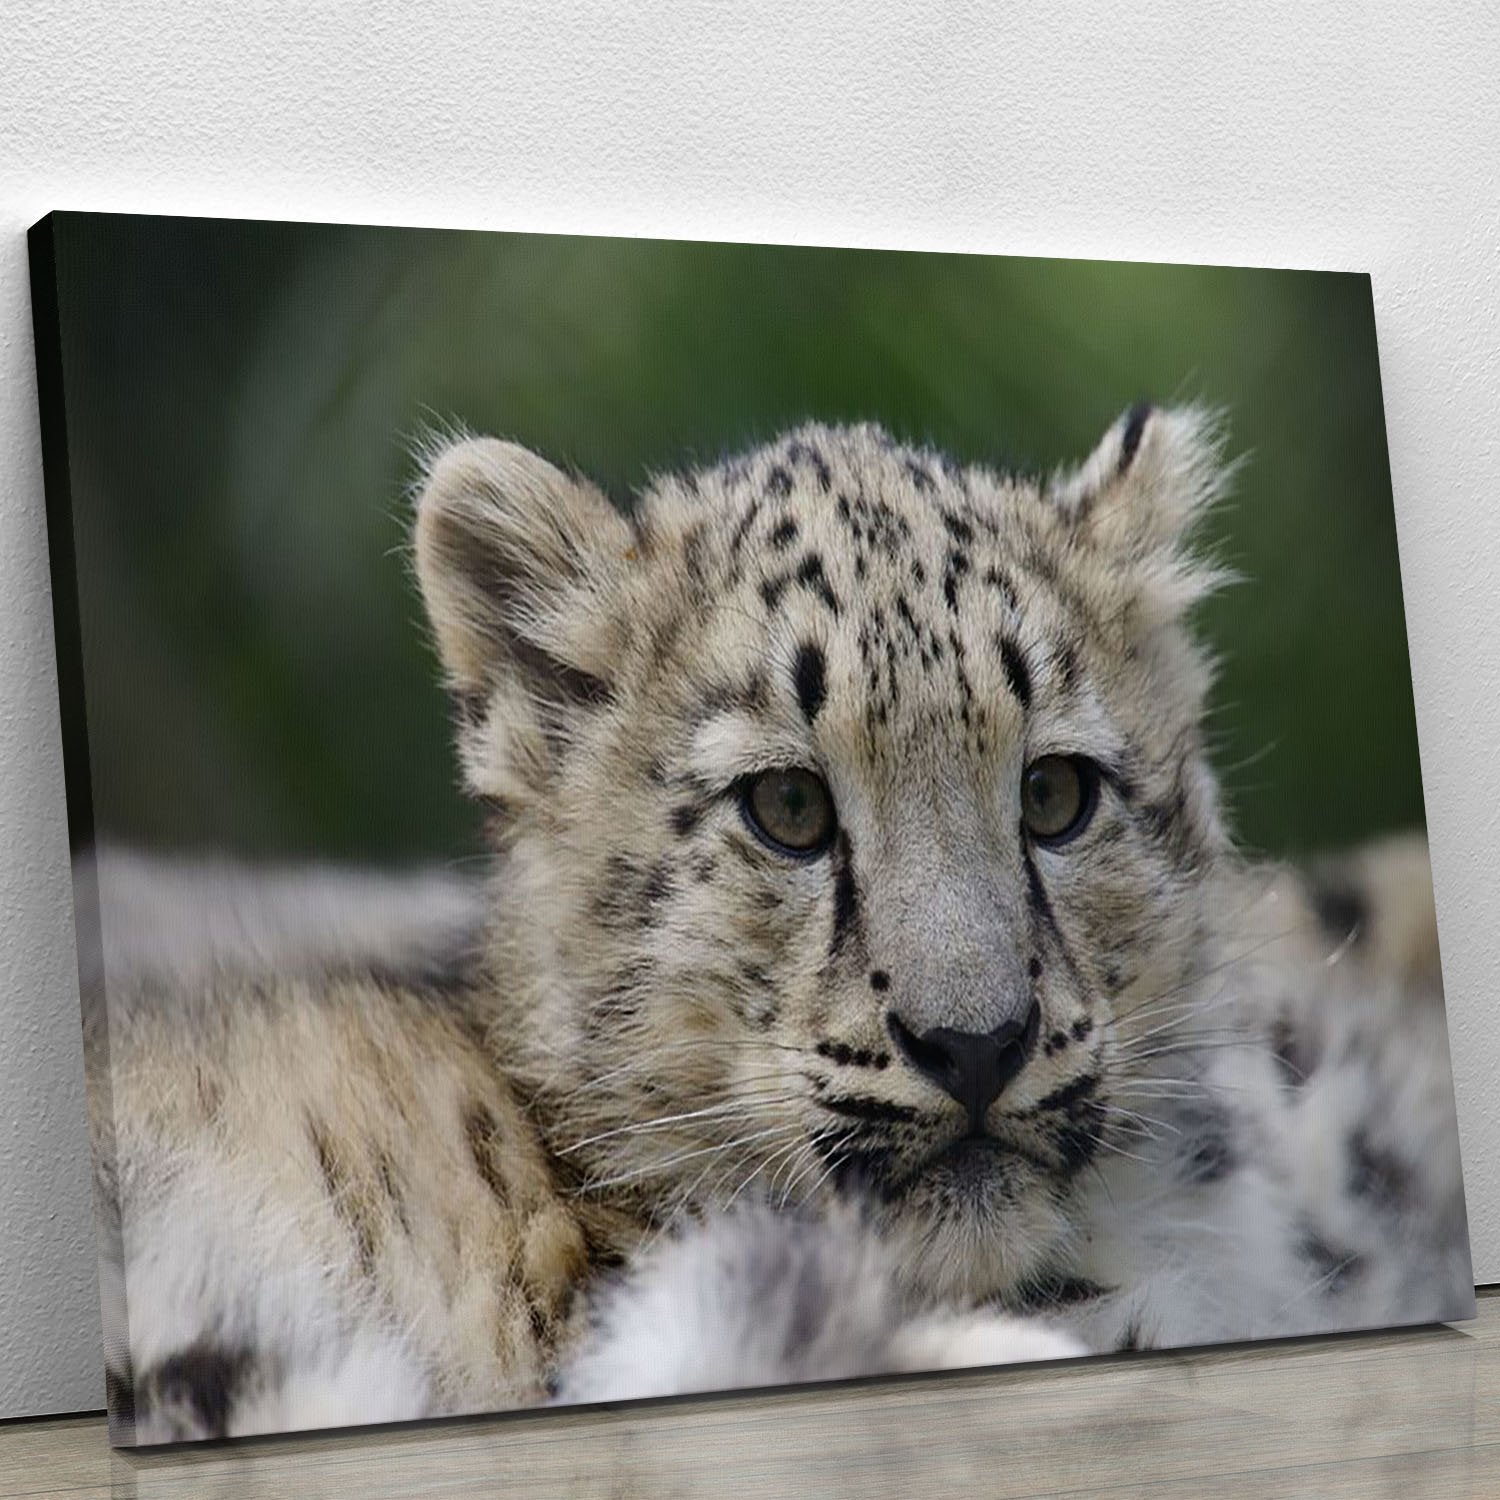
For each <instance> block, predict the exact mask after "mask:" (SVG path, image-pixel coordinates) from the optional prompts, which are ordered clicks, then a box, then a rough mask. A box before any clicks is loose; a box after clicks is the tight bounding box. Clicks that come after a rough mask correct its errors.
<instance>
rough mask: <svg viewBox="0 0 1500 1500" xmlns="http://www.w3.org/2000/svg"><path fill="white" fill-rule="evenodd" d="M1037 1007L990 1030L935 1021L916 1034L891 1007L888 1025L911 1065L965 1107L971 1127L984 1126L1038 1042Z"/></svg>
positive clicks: (1040, 1016)
mask: <svg viewBox="0 0 1500 1500" xmlns="http://www.w3.org/2000/svg"><path fill="white" fill-rule="evenodd" d="M1041 1024H1042V1011H1041V1007H1040V1006H1039V1005H1037V1004H1036V1002H1035V1001H1033V1002H1032V1006H1031V1009H1030V1011H1028V1012H1027V1015H1026V1019H1025V1020H1024V1021H1006V1022H1004V1023H1003V1024H1002V1025H1000V1026H997V1027H996V1028H995V1029H994V1030H993V1031H955V1030H953V1028H952V1027H951V1026H935V1027H933V1029H932V1030H931V1031H924V1032H923V1033H922V1035H921V1036H918V1035H917V1034H916V1033H915V1032H914V1031H913V1030H912V1029H911V1028H910V1027H909V1026H907V1025H906V1023H905V1022H904V1021H902V1019H901V1017H900V1016H898V1015H897V1014H896V1012H895V1011H891V1012H890V1014H889V1015H888V1016H887V1017H886V1026H887V1028H888V1029H889V1031H890V1033H891V1037H892V1038H893V1039H894V1041H895V1043H896V1046H897V1047H898V1048H899V1049H900V1051H901V1053H902V1055H903V1056H904V1057H905V1058H906V1060H907V1062H909V1063H910V1064H911V1065H912V1067H914V1068H915V1069H916V1070H917V1071H918V1072H919V1073H921V1074H922V1075H923V1076H924V1077H927V1078H930V1079H931V1080H932V1081H933V1082H934V1083H935V1084H937V1086H938V1087H939V1088H940V1089H942V1090H943V1091H944V1092H945V1093H947V1094H949V1095H951V1096H952V1097H953V1098H954V1099H956V1100H958V1102H959V1103H960V1104H962V1105H963V1107H964V1108H965V1109H966V1110H968V1112H969V1128H970V1129H971V1130H974V1131H979V1130H982V1129H983V1128H984V1117H985V1114H986V1112H987V1111H988V1109H989V1107H990V1105H992V1104H993V1103H994V1102H995V1100H996V1099H998V1098H999V1097H1000V1093H1001V1091H1002V1090H1003V1089H1004V1088H1005V1086H1006V1084H1008V1083H1009V1082H1010V1081H1011V1079H1013V1078H1014V1077H1015V1076H1016V1074H1017V1073H1019V1072H1020V1071H1021V1069H1022V1068H1024V1067H1025V1066H1026V1060H1027V1058H1029V1057H1030V1056H1031V1052H1032V1048H1034V1047H1035V1046H1036V1038H1037V1032H1038V1031H1039V1030H1040V1029H1041Z"/></svg>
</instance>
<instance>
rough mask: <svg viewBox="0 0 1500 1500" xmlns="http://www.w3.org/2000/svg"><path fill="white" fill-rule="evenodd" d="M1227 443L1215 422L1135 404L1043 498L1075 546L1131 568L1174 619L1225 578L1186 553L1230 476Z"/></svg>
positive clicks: (1202, 414)
mask: <svg viewBox="0 0 1500 1500" xmlns="http://www.w3.org/2000/svg"><path fill="white" fill-rule="evenodd" d="M1224 443H1225V439H1224V424H1223V421H1222V418H1221V417H1220V416H1219V415H1218V414H1217V413H1214V412H1212V411H1209V410H1207V409H1206V408H1204V407H1201V406H1179V407H1165V408H1164V407H1158V406H1153V405H1151V404H1150V403H1149V402H1145V401H1143V402H1138V403H1137V404H1136V405H1134V406H1132V407H1131V408H1130V409H1129V410H1128V411H1126V412H1124V413H1122V414H1121V415H1120V417H1119V418H1118V419H1117V420H1116V421H1115V422H1114V423H1113V425H1111V427H1110V428H1109V430H1108V431H1107V432H1106V433H1105V434H1104V436H1103V437H1102V438H1101V439H1100V440H1099V443H1098V445H1097V446H1096V447H1095V448H1094V451H1093V452H1092V453H1091V454H1090V455H1089V456H1088V457H1087V458H1086V459H1084V461H1083V462H1082V463H1081V464H1079V465H1077V466H1076V467H1075V468H1070V469H1064V470H1062V471H1060V472H1059V473H1057V474H1055V475H1054V476H1053V477H1052V479H1051V480H1050V482H1049V483H1048V485H1047V496H1048V498H1049V500H1050V501H1051V502H1052V503H1053V504H1054V505H1055V506H1057V508H1058V509H1059V510H1060V511H1061V513H1062V515H1063V517H1064V518H1065V519H1066V521H1067V522H1068V523H1069V524H1070V525H1071V526H1072V527H1073V528H1075V530H1076V531H1077V533H1078V535H1079V537H1080V540H1082V541H1084V542H1086V543H1088V544H1091V545H1092V547H1094V548H1095V549H1096V550H1098V551H1099V552H1102V553H1105V554H1107V555H1108V556H1109V557H1111V558H1112V559H1113V560H1115V561H1116V562H1118V563H1119V564H1120V565H1121V566H1122V567H1124V568H1126V569H1134V570H1135V572H1136V573H1137V575H1138V579H1139V581H1141V582H1142V583H1147V584H1150V585H1152V587H1153V591H1154V592H1156V593H1158V594H1159V595H1161V596H1162V597H1161V598H1160V599H1159V602H1160V603H1162V604H1163V605H1167V606H1168V611H1167V612H1168V613H1175V612H1176V610H1178V609H1180V608H1183V607H1185V606H1186V605H1188V604H1190V603H1192V602H1193V600H1195V599H1197V598H1199V597H1201V596H1202V595H1203V594H1205V593H1207V592H1209V591H1210V590H1211V589H1213V588H1214V587H1216V586H1217V585H1218V584H1220V583H1222V582H1224V581H1225V579H1226V578H1227V576H1228V575H1227V574H1226V573H1225V572H1224V571H1223V570H1222V569H1220V568H1218V567H1216V566H1214V565H1212V564H1211V563H1209V562H1207V561H1206V560H1204V559H1203V558H1201V557H1196V556H1194V555H1193V553H1192V552H1191V551H1190V550H1189V546H1188V542H1189V539H1190V536H1191V533H1192V530H1193V527H1194V526H1195V524H1196V523H1197V522H1198V520H1199V519H1200V518H1201V517H1202V516H1203V514H1204V513H1205V512H1206V511H1207V510H1209V509H1210V508H1211V507H1212V506H1213V505H1214V504H1216V503H1217V502H1218V501H1219V500H1220V499H1222V498H1223V496H1224V494H1225V493H1226V491H1227V490H1228V488H1229V484H1230V481H1231V480H1232V478H1233V476H1234V470H1235V465H1234V464H1231V463H1228V462H1226V460H1225V456H1224ZM1167 596H1171V597H1170V598H1168V597H1167Z"/></svg>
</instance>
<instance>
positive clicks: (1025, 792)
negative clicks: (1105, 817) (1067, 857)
mask: <svg viewBox="0 0 1500 1500" xmlns="http://www.w3.org/2000/svg"><path fill="white" fill-rule="evenodd" d="M1098 804H1099V768H1098V767H1097V766H1096V765H1095V764H1094V763H1093V761H1091V760H1089V759H1087V758H1086V757H1084V756H1082V755H1042V756H1038V758H1037V759H1036V760H1034V761H1032V762H1031V764H1030V765H1029V766H1027V767H1026V769H1025V771H1024V772H1023V773H1022V775H1021V821H1022V822H1023V823H1024V824H1025V825H1026V831H1027V832H1028V833H1029V834H1030V835H1031V836H1032V838H1034V839H1035V840H1036V841H1037V843H1039V844H1043V845H1047V846H1049V847H1052V848H1056V847H1058V846H1059V845H1062V844H1066V843H1068V842H1070V841H1071V840H1072V839H1075V838H1077V837H1078V835H1079V834H1080V833H1082V832H1083V830H1084V829H1085V828H1087V827H1088V825H1089V820H1090V819H1091V818H1092V817H1093V816H1094V809H1095V808H1096V807H1097V806H1098Z"/></svg>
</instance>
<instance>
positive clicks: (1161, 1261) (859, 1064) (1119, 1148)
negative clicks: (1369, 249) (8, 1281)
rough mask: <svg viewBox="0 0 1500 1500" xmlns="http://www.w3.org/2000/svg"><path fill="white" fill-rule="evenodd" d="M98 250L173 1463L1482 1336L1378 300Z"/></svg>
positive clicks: (75, 514)
mask: <svg viewBox="0 0 1500 1500" xmlns="http://www.w3.org/2000/svg"><path fill="white" fill-rule="evenodd" d="M32 251H33V255H32V292H33V301H34V305H35V309H36V327H37V357H38V371H39V390H40V397H41V411H42V421H43V440H44V456H45V465H46V485H47V510H48V529H49V539H50V545H51V549H52V560H53V587H54V597H55V604H56V630H57V644H58V674H59V689H60V702H61V712H62V723H63V733H64V750H65V760H66V771H67V794H68V812H69V822H70V834H71V839H72V849H73V856H74V868H75V908H76V911H75V915H76V921H77V933H78V944H79V973H80V986H81V992H82V999H83V1024H84V1033H85V1040H86V1057H87V1066H88V1084H89V1100H90V1116H91V1118H90V1125H91V1131H92V1141H93V1148H94V1162H95V1191H96V1199H97V1213H98V1223H99V1234H100V1247H101V1257H100V1260H101V1286H102V1296H103V1302H104V1308H105V1323H106V1348H105V1351H104V1356H105V1364H106V1368H107V1373H108V1388H109V1401H110V1415H111V1423H112V1433H113V1436H114V1439H115V1441H116V1442H118V1443H158V1442H164V1441H173V1440H181V1439H195V1438H210V1437H221V1436H237V1435H241V1434H249V1433H260V1432H270V1431H279V1430H287V1429H296V1428H317V1427H333V1426H340V1425H346V1424H359V1423H372V1422H383V1421H392V1420H404V1419H411V1418H419V1417H435V1416H443V1415H450V1414H456V1413H471V1412H487V1411H500V1410H506V1409H512V1408H517V1407H525V1406H535V1405H543V1404H571V1403H590V1402H601V1401H617V1400H622V1399H630V1398H636V1397H649V1396H662V1395H674V1394H679V1393H684V1392H716V1391H728V1390H736V1389H746V1388H761V1387H770V1386H786V1385H789V1384H795V1383H798V1382H806V1381H822V1380H833V1379H842V1378H846V1377H852V1376H865V1375H873V1374H881V1373H893V1372H911V1371H929V1370H944V1369H956V1368H970V1367H975V1366H989V1365H1001V1364H1006V1363H1012V1362H1016V1361H1038V1360H1050V1359H1058V1358H1070V1357H1076V1356H1081V1355H1085V1354H1095V1355H1117V1354H1119V1353H1121V1352H1123V1351H1135V1350H1152V1349H1162V1348H1173V1347H1179V1346H1184V1345H1194V1344H1208V1343H1219V1342H1223V1341H1226V1340H1241V1339H1259V1338H1271V1337H1283V1336H1287V1335H1296V1334H1307V1333H1313V1332H1320V1331H1326V1330H1332V1329H1360V1328H1370V1327H1376V1326H1387V1325H1395V1324H1416V1323H1426V1322H1431V1321H1438V1320H1445V1319H1454V1318H1463V1317H1467V1316H1470V1315H1471V1314H1472V1310H1473V1297H1472V1292H1473V1289H1472V1276H1471V1270H1470V1265H1469V1253H1468V1243H1467V1235H1466V1227H1465V1215H1464V1202H1463V1193H1462V1183H1461V1179H1460V1174H1459V1156H1458V1145H1457V1137H1456V1131H1455V1124H1454V1107H1453V1097H1452V1089H1451V1082H1450V1077H1449V1057H1448V1044H1447V1035H1446V1030H1445V1023H1444V1014H1443V988H1442V976H1441V970H1440V965H1439V954H1438V935H1437V923H1436V918H1435V915H1434V905H1433V893H1432V880H1431V874H1430V862H1429V858H1428V852H1427V847H1426V841H1425V836H1424V832H1423V810H1422V791H1421V781H1420V774H1419V765H1418V757H1417V740H1416V728H1415V719H1414V712H1413V704H1412V687H1411V680H1410V672H1409V667H1408V659H1407V650H1406V637H1405V626H1404V621H1403V614H1402V600H1401V586H1400V574H1399V569H1398V562H1397V554H1396V534H1395V523H1394V517H1393V507H1392V500H1391V490H1390V476H1389V471H1388V465H1387V458H1386V446H1385V431H1384V423H1383V418H1382V411H1381V399H1380V381H1379V371H1378V363H1377V355H1376V343H1375V326H1374V318H1373V311H1372V302H1371V295H1370V286H1369V282H1368V279H1367V278H1365V277H1363V276H1356V275H1338V274H1329V273H1315V272H1297V271H1268V270H1237V269H1232V268H1212V267H1190V266H1150V265H1125V264H1110V263H1101V262H1085V261H1043V260H1023V259H1014V258H1006V257H1000V256H977V255H971V256H963V255H940V254H916V253H891V252H881V251H869V250H858V251H856V250H839V249H812V248H806V247H776V246H748V245H722V244H691V243H676V242H665V241H649V240H618V239H607V238H582V237H572V238H570V237H560V236H534V235H525V234H480V233H450V232H439V231H425V230H424V231H416V230H400V229H381V228H358V227H350V226H326V225H324V226H320V225H291V224H272V223H234V222H227V221H206V220H204V221H199V220H191V219H164V218H131V217H116V216H107V215H80V214H60V215H53V216H51V217H50V218H48V219H47V220H45V221H43V223H42V224H40V225H39V226H38V227H37V228H36V229H35V230H34V231H33V235H32Z"/></svg>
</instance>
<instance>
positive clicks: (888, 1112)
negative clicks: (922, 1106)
mask: <svg viewBox="0 0 1500 1500" xmlns="http://www.w3.org/2000/svg"><path fill="white" fill-rule="evenodd" d="M818 1103H819V1104H821V1105H822V1106H823V1108H824V1109H826V1110H829V1111H831V1112H832V1113H833V1114H836V1115H844V1116H845V1117H847V1118H848V1119H851V1120H869V1121H872V1122H876V1123H880V1124H895V1125H905V1124H908V1123H909V1122H910V1121H912V1120H915V1119H916V1118H917V1112H916V1110H914V1109H913V1108H912V1107H911V1105H909V1104H891V1103H889V1102H888V1101H887V1100H884V1099H869V1098H866V1097H864V1096H863V1095H853V1096H850V1097H848V1098H843V1099H819V1100H818Z"/></svg>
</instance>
